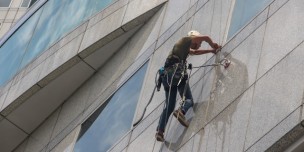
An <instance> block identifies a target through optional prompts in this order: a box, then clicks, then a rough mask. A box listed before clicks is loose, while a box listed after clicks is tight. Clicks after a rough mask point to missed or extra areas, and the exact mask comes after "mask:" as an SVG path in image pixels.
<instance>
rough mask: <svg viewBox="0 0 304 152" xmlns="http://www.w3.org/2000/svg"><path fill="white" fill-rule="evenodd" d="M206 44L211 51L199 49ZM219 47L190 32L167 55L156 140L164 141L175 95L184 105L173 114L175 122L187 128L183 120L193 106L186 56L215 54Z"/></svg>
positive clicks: (197, 33)
mask: <svg viewBox="0 0 304 152" xmlns="http://www.w3.org/2000/svg"><path fill="white" fill-rule="evenodd" d="M203 41H205V42H207V43H208V44H209V45H210V46H211V47H212V49H203V50H201V49H199V48H200V47H201V43H202V42H203ZM220 47H221V46H220V45H218V44H217V43H214V42H213V41H212V39H211V38H210V37H209V36H203V35H201V34H200V33H199V32H198V31H194V30H192V31H190V32H189V33H188V36H186V37H183V38H181V39H180V40H179V41H178V42H177V43H176V44H175V45H174V47H173V49H172V51H171V52H170V53H169V55H168V57H167V59H166V62H165V66H164V74H163V76H162V84H163V86H164V90H165V93H166V105H165V108H164V109H163V112H162V114H161V116H160V120H159V123H158V127H157V132H156V135H155V137H156V140H157V141H161V142H163V141H164V131H165V128H166V124H167V122H168V119H169V116H170V114H171V113H172V112H173V110H174V107H175V103H176V94H177V91H178V92H179V94H180V96H181V97H182V98H184V103H183V104H182V106H181V107H180V108H178V110H176V111H174V112H173V115H174V116H175V117H176V118H177V120H178V121H179V122H180V123H181V124H182V125H183V126H185V127H188V125H189V124H188V122H187V121H186V119H185V114H186V112H187V111H188V109H189V108H190V107H192V106H193V97H192V93H191V90H190V87H189V83H187V78H188V74H187V67H186V59H187V57H188V55H189V54H190V55H201V54H206V53H214V54H216V53H217V50H218V49H219V48H220Z"/></svg>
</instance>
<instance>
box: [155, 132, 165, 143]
mask: <svg viewBox="0 0 304 152" xmlns="http://www.w3.org/2000/svg"><path fill="white" fill-rule="evenodd" d="M155 138H156V140H157V141H159V142H164V141H165V139H164V132H162V131H157V132H156V134H155Z"/></svg>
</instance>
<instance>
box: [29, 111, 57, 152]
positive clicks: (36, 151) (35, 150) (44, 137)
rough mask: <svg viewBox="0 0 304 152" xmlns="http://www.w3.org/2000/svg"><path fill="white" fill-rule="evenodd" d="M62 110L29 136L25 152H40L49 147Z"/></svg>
mask: <svg viewBox="0 0 304 152" xmlns="http://www.w3.org/2000/svg"><path fill="white" fill-rule="evenodd" d="M59 112H60V109H58V110H56V111H55V112H54V113H53V114H52V115H51V116H50V117H49V118H48V119H47V120H45V122H44V123H43V124H42V125H41V126H39V128H38V129H37V130H36V131H35V132H34V133H33V134H32V135H30V136H29V138H28V141H26V142H27V146H26V148H25V150H24V152H40V151H41V150H42V149H43V148H45V147H46V146H47V144H48V143H49V141H50V139H51V135H52V132H53V129H54V127H55V124H56V123H57V119H58V115H59Z"/></svg>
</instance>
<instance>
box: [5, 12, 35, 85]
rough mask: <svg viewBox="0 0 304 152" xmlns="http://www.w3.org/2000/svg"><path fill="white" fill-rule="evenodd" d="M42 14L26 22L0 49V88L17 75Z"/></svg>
mask: <svg viewBox="0 0 304 152" xmlns="http://www.w3.org/2000/svg"><path fill="white" fill-rule="evenodd" d="M40 14H41V10H39V11H38V12H36V13H35V14H34V15H33V16H32V17H31V18H30V19H29V20H28V21H27V22H25V23H24V24H23V25H22V27H21V28H20V29H19V30H18V31H17V32H16V33H15V34H14V35H13V36H12V37H11V38H10V39H9V41H7V42H6V43H5V44H4V45H3V46H2V47H1V48H0V86H2V85H4V84H5V83H6V82H7V81H8V80H9V79H10V78H11V77H13V76H14V75H15V74H16V73H17V71H18V68H19V65H20V62H21V59H22V56H23V54H24V52H25V49H26V47H27V44H28V42H29V41H30V39H31V37H32V34H33V31H34V28H35V24H36V22H37V21H38V18H39V16H40Z"/></svg>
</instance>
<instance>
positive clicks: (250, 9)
mask: <svg viewBox="0 0 304 152" xmlns="http://www.w3.org/2000/svg"><path fill="white" fill-rule="evenodd" d="M271 1H272V0H258V1H255V0H235V5H234V10H233V14H232V18H231V23H230V28H229V32H228V39H229V38H231V36H233V35H234V34H235V33H236V32H237V31H239V30H240V29H241V28H242V27H243V26H244V25H245V24H247V23H248V22H249V21H250V20H251V19H252V18H253V17H254V16H256V15H257V14H258V13H259V12H261V11H262V9H264V8H265V7H266V6H267V5H268V4H269V3H270V2H271Z"/></svg>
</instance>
